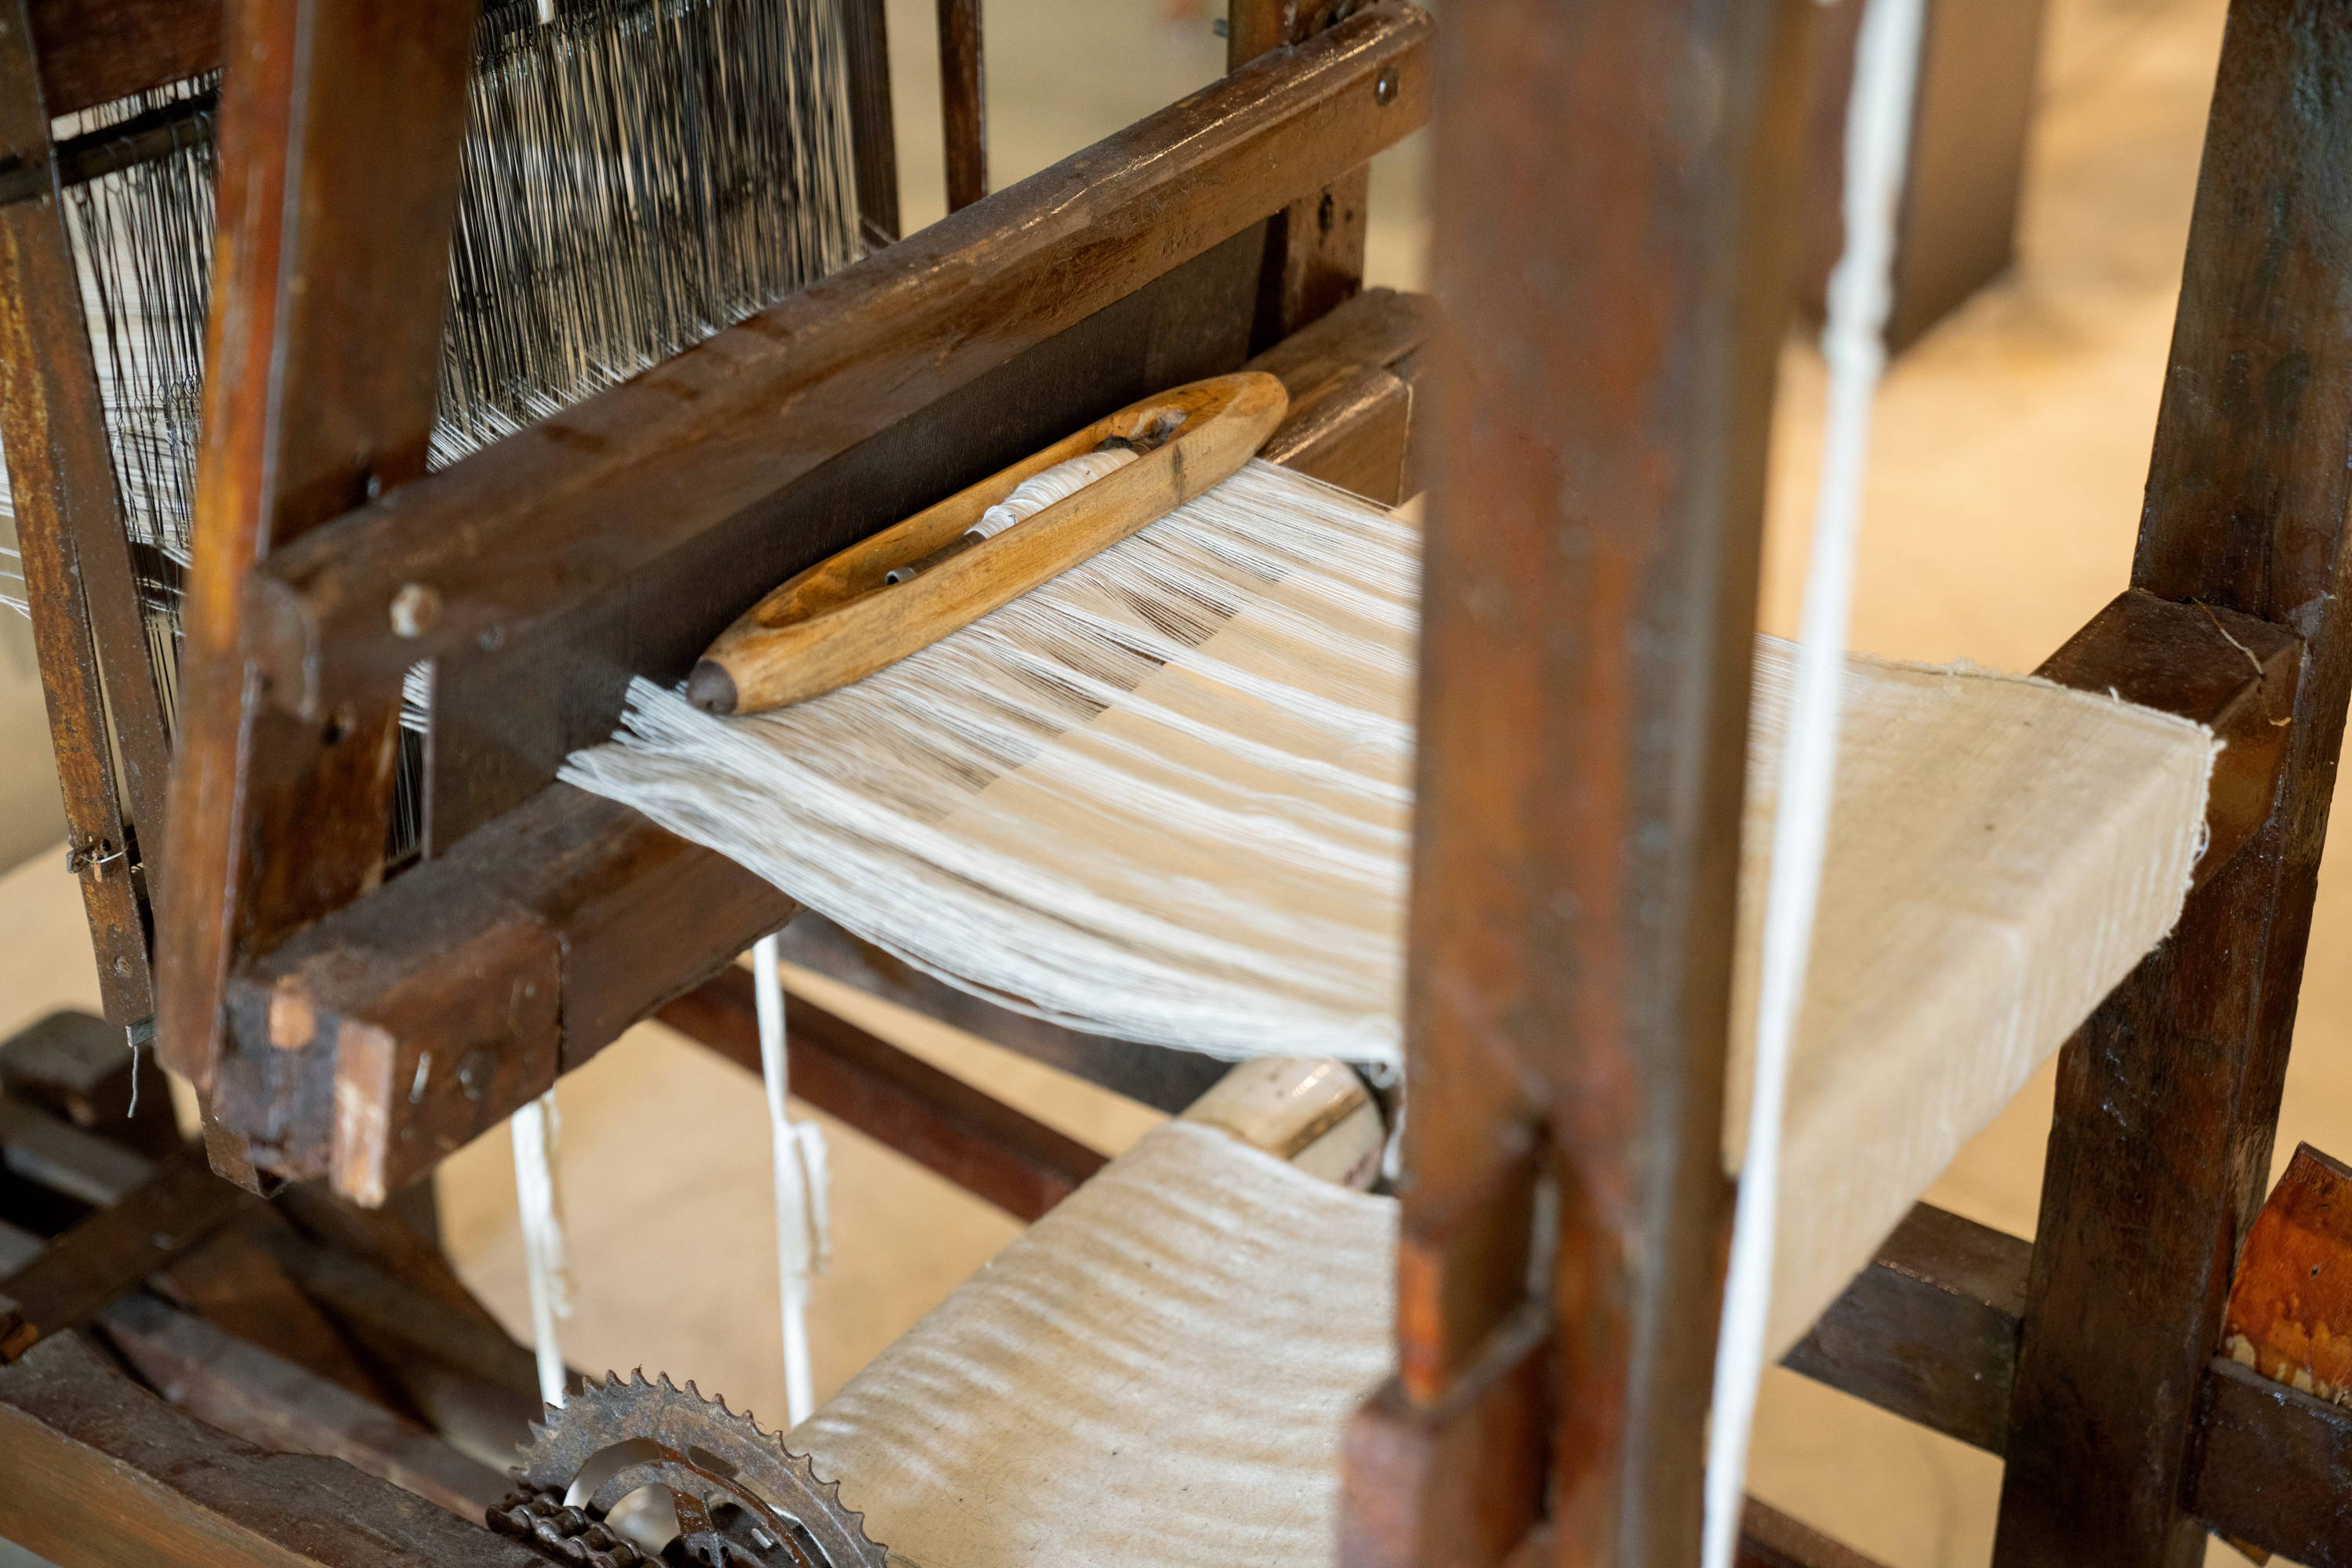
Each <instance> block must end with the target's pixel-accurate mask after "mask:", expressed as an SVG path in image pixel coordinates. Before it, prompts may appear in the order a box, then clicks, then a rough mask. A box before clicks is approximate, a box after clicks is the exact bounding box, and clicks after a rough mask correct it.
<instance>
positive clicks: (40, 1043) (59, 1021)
mask: <svg viewBox="0 0 2352 1568" xmlns="http://www.w3.org/2000/svg"><path fill="white" fill-rule="evenodd" d="M151 1074H152V1068H150V1067H149V1065H148V1064H146V1063H142V1062H141V1061H140V1060H138V1058H134V1057H133V1056H132V1055H131V1052H130V1051H129V1050H128V1049H127V1048H125V1041H124V1037H123V1033H122V1031H121V1030H120V1029H117V1028H113V1027H111V1026H109V1025H108V1024H106V1023H105V1022H104V1021H103V1020H101V1019H98V1018H94V1017H92V1016H89V1014H87V1013H52V1014H50V1015H49V1016H47V1017H45V1018H42V1019H40V1020H38V1021H37V1022H35V1023H33V1024H30V1025H27V1026H26V1027H24V1028H22V1029H19V1030H18V1031H17V1032H16V1034H14V1035H12V1036H10V1037H8V1039H7V1040H5V1042H0V1089H5V1091H6V1093H7V1097H8V1098H9V1099H10V1100H16V1101H17V1102H18V1103H19V1104H23V1105H28V1106H32V1107H34V1108H35V1109H37V1110H46V1111H47V1112H48V1113H49V1114H50V1115H52V1116H54V1117H56V1118H58V1120H59V1121H68V1122H71V1123H72V1124H73V1125H74V1126H76V1127H78V1128H80V1129H81V1130H82V1131H86V1132H87V1131H95V1130H97V1129H99V1128H101V1127H102V1128H104V1129H105V1131H106V1134H107V1136H108V1137H110V1138H111V1139H112V1140H113V1141H114V1142H118V1143H121V1144H123V1145H125V1146H126V1147H128V1148H130V1149H131V1150H132V1151H134V1152H138V1153H140V1154H143V1155H145V1156H146V1157H147V1158H149V1159H151V1160H153V1159H160V1158H162V1157H163V1156H164V1155H166V1154H169V1153H171V1152H173V1150H175V1149H177V1148H178V1147H179V1146H180V1129H179V1124H178V1122H177V1121H174V1120H173V1115H172V1102H171V1100H170V1097H169V1096H167V1095H163V1094H156V1093H152V1092H151V1093H148V1094H146V1095H143V1096H142V1095H141V1094H139V1093H138V1089H139V1085H140V1081H141V1080H142V1079H144V1080H145V1082H146V1085H147V1087H148V1088H149V1089H152V1088H153V1086H154V1084H155V1082H156V1080H155V1079H154V1078H153V1077H152V1076H151ZM134 1101H135V1102H136V1104H137V1107H138V1110H137V1113H136V1114H133V1113H132V1110H131V1107H132V1105H133V1103H134Z"/></svg>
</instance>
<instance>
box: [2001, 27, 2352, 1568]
mask: <svg viewBox="0 0 2352 1568" xmlns="http://www.w3.org/2000/svg"><path fill="white" fill-rule="evenodd" d="M2347 76H2352V12H2347V11H2346V10H2344V9H2343V8H2341V7H2338V6H2335V5H2319V4H2314V3H2311V0H2237V3H2236V4H2234V5H2232V6H2231V13H2230V22H2229V29H2228V32H2227V34H2226V37H2225V41H2224V44H2223V48H2222V54H2221V73H2220V79H2219V83H2218V86H2217V88H2216V90H2215V94H2214V100H2213V113H2212V119H2211V121H2210V127H2209V129H2208V132H2207V138H2206V148H2205V157H2204V163H2203V169H2202V173H2201V174H2200V180H2199V187H2198V195H2197V205H2196V210H2195V216H2194V217H2193V219H2192V222H2191V226H2190V230H2189V255H2188V261H2187V266H2186V268H2185V271H2184V275H2183V281H2182V288H2181V298H2180V310H2179V317H2178V320H2177V322H2176V325H2175V328H2174V333H2173V342H2172V349H2171V354H2170V359H2169V367H2170V368H2169V371H2168V374H2167V377H2166V382H2165V391H2164V397H2163V401H2162V404H2161V405H2160V409H2159V413H2158V423H2157V433H2156V447H2155V454H2154V458H2153V460H2152V462H2151V465H2150V468H2149V475H2148V486H2147V510H2146V512H2145V513H2144V515H2143V519H2142V523H2141V529H2140V539H2139V548H2138V552H2137V559H2136V560H2135V562H2134V565H2133V574H2132V580H2133V584H2134V586H2136V587H2138V588H2141V589H2144V590H2146V591H2147V593H2149V594H2151V595H2154V596H2155V597H2157V598H2158V599H2166V600H2171V601H2174V602H2176V603H2185V602H2188V601H2190V600H2196V601H2199V602H2201V603H2203V604H2206V605H2212V606H2214V607H2215V608H2216V609H2218V610H2235V611H2238V612H2240V613H2242V614H2244V615H2247V616H2252V617H2255V618H2257V619H2259V620H2263V621H2268V622H2271V623H2273V624H2274V625H2276V626H2282V627H2284V628H2285V629H2286V630H2287V631H2289V632H2292V633H2294V635H2295V636H2297V637H2301V638H2302V639H2303V641H2304V645H2305V647H2304V657H2303V661H2302V665H2301V668H2300V673H2299V675H2298V677H2297V679H2296V681H2295V685H2294V695H2293V701H2292V718H2293V725H2292V728H2291V738H2290V740H2289V742H2288V745H2289V750H2288V752H2287V756H2286V759H2285V762H2284V767H2283V770H2282V774H2281V778H2280V783H2279V787H2278V791H2277V794H2276V795H2275V797H2274V799H2273V804H2272V808H2271V810H2270V812H2269V813H2268V816H2267V818H2266V820H2265V822H2264V824H2263V826H2262V827H2261V829H2260V830H2259V831H2258V832H2257V833H2256V834H2255V835H2254V836H2253V837H2252V839H2251V840H2250V841H2249V842H2248V843H2247V844H2246V846H2245V847H2243V848H2242V849H2241V850H2240V851H2239V852H2238V853H2237V854H2236V855H2235V856H2233V857H2232V858H2231V860H2230V862H2229V864H2228V865H2226V866H2225V867H2223V868H2221V870H2220V871H2219V872H2218V874H2216V875H2215V876H2214V877H2213V879H2211V880H2210V881H2209V882H2207V883H2206V884H2205V885H2204V886H2203V887H2201V888H2200V889H2198V890H2197V891H2196V892H2195V893H2194V894H2192V895H2191V896H2190V898H2189V903H2188V906H2187V908H2186V909H2185V910H2184V911H2183V913H2182V916H2181V920H2180V923H2179V926H2178V927H2177V928H2176V929H2175V931H2173V933H2172V935H2171V936H2170V937H2169V938H2168V939H2167V940H2166V941H2165V942H2164V943H2163V944H2162V945H2161V946H2159V947H2158V949H2157V950H2156V952H2153V953H2151V954H2150V955H2149V956H2148V958H2147V960H2146V961H2145V962H2143V963H2141V965H2140V966H2139V968H2138V969H2137V971H2136V972H2135V973H2133V975H2132V976H2131V978H2130V979H2128V980H2127V981H2126V982H2125V984H2123V985H2122V986H2120V987H2118V988H2117V990H2116V993H2115V994H2113V995H2112V996H2110V997H2109V998H2108V1000H2107V1001H2106V1002H2105V1004H2104V1005H2101V1007H2100V1008H2099V1009H2098V1011H2097V1012H2096V1013H2095V1014H2094V1015H2093V1016H2092V1018H2091V1020H2090V1021H2089V1022H2088V1023H2087V1024H2086V1025H2085V1026H2084V1028H2083V1029H2082V1031H2081V1032H2080V1033H2079V1034H2078V1035H2077V1036H2076V1037H2075V1038H2074V1040H2072V1041H2070V1042H2069V1043H2068V1044H2067V1046H2066V1047H2065V1048H2064V1049H2063V1051H2062V1053H2061V1054H2060V1057H2059V1066H2058V1092H2057V1108H2056V1116H2055V1120H2054V1121H2053V1127H2052V1130H2051V1137H2050V1151H2049V1158H2048V1162H2047V1165H2046V1167H2045V1176H2044V1181H2043V1188H2042V1215H2041V1221H2040V1224H2039V1226H2038V1228H2037V1232H2036V1234H2037V1237H2038V1240H2037V1245H2036V1246H2035V1248H2034V1254H2033V1272H2032V1286H2031V1290H2030V1294H2029V1296H2028V1314H2027V1320H2026V1326H2025V1333H2024V1339H2023V1342H2022V1346H2021V1352H2020V1356H2019V1362H2018V1371H2017V1384H2016V1392H2015V1394H2014V1397H2013V1401H2012V1408H2011V1424H2010V1440H2009V1464H2008V1469H2007V1472H2006V1477H2005V1479H2004V1482H2003V1486H2002V1492H2001V1508H2000V1531H1999V1537H1998V1543H1997V1546H1996V1552H1995V1561H1996V1562H1997V1563H1999V1564H2000V1568H2040V1565H2042V1564H2049V1565H2053V1568H2054V1565H2056V1564H2061V1563H2063V1564H2066V1565H2068V1568H2102V1565H2107V1564H2113V1565H2116V1568H2122V1565H2125V1564H2129V1565H2132V1568H2158V1565H2179V1568H2186V1565H2188V1564H2192V1563H2197V1562H2199V1561H2200V1560H2201V1555H2202V1552H2203V1550H2204V1535H2203V1531H2202V1530H2201V1529H2200V1527H2199V1526H2198V1525H2197V1524H2196V1522H2195V1521H2193V1520H2192V1519H2191V1518H2190V1517H2189V1515H2188V1513H2187V1512H2186V1511H2185V1510H2184V1507H2183V1500H2184V1499H2185V1498H2186V1496H2187V1495H2188V1489H2189V1480H2190V1479H2191V1476H2192V1474H2193V1472H2192V1468H2191V1460H2192V1456H2193V1452H2194V1441H2193V1434H2194V1430H2195V1415H2196V1402H2197V1399H2198V1390H2199V1385H2200V1382H2201V1381H2202V1377H2203V1373H2204V1369H2205V1367H2206V1364H2207V1360H2208V1358H2209V1357H2210V1355H2211V1354H2212V1353H2213V1352H2215V1351H2216V1350H2217V1349H2218V1347H2219V1344H2220V1338H2221V1314H2222V1307H2223V1300H2224V1297H2225V1294H2226V1292H2227V1290H2228V1288H2229V1274H2230V1260H2231V1258H2232V1257H2233V1256H2234V1255H2235V1253H2236V1251H2237V1247H2238V1242H2239V1239H2240V1237H2242V1236H2243V1234H2244V1232H2245V1227H2246V1226H2248V1225H2249V1224H2250V1223H2251V1222H2252V1218H2253V1215H2254V1212H2255V1209H2256V1207H2257V1206H2258V1205H2259V1204H2260V1202H2261V1197H2262V1189H2263V1182H2264V1178H2265V1176H2266V1174H2267V1172H2268V1168H2269V1163H2270V1152H2271V1141H2272V1136H2273V1128H2274V1127H2275V1125H2276V1121H2277V1116H2278V1107H2279V1097H2280V1092H2281V1089H2282V1086H2283V1083H2284V1076H2285V1070H2286V1061H2287V1048H2288V1044H2289V1041H2290V1039H2291V1037H2292V1035H2293V1028H2294V1008H2295V994H2296V992H2297V990H2298V988H2299V984H2300V981H2301V978H2302V972H2303V964H2304V957H2305V947H2306V944H2307V941H2308V937H2309V930H2310V921H2311V910H2312V900H2313V895H2314V891H2315V885H2316V879H2317V872H2318V866H2319V858H2320V849H2321V845H2322V843H2323V841H2324V839H2325V837H2326V826H2327V811H2328V804H2329V797H2330V795H2331V794H2332V785H2333V783H2334V779H2335V772H2336V761H2337V753H2338V749H2339V746H2340V743H2341V740H2342V734H2343V725H2344V717H2345V704H2346V697H2347V690H2352V617H2347V615H2346V614H2345V613H2344V593H2343V585H2342V584H2341V581H2340V578H2339V574H2338V566H2339V563H2340V562H2341V559H2342V554H2343V542H2344V525H2345V518H2346V510H2347V501H2352V473H2347V468H2346V465H2345V462H2344V453H2345V452H2346V450H2347V448H2352V294H2347V291H2346V290H2345V289H2344V288H2343V286H2342V285H2343V279H2344V278H2345V277H2347V276H2352V200H2347V195H2346V192H2345V189H2344V185H2343V181H2342V148H2343V147H2344V146H2345V144H2346V142H2347V139H2352V96H2347V94H2345V93H2344V92H2343V91H2341V90H2340V88H2341V84H2342V83H2343V81H2344V80H2345V79H2347Z"/></svg>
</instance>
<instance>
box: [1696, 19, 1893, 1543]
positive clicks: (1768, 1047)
mask: <svg viewBox="0 0 2352 1568" xmlns="http://www.w3.org/2000/svg"><path fill="white" fill-rule="evenodd" d="M1867 4H1868V5H1869V9H1868V10H1867V11H1866V12H1865V13H1864V16H1863V22H1862V35H1861V39H1860V41H1859V43H1858V45H1857V46H1856V49H1855V57H1854V73H1853V96H1852V98H1851V100H1849V104H1848V108H1847V111H1846V132H1845V226H1846V241H1845V254H1844V256H1843V258H1842V259H1841V260H1840V261H1839V262H1838V266H1837V270H1836V272H1835V273H1834V274H1833V275H1832V277H1831V279H1830V298H1829V321H1828V324H1827V325H1826V326H1825V327H1824V328H1823V330H1822V357H1823V358H1824V359H1826V360H1827V361H1828V363H1829V407H1828V414H1827V418H1826V420H1825V422H1824V426H1823V429H1822V474H1821V492H1820V495H1819V497H1818V498H1817V500H1816V501H1815V503H1814V509H1813V540H1812V555H1811V561H1810V563H1809V564H1808V566H1807V569H1806V574H1805V606H1804V624H1803V626H1802V632H1801V647H1799V649H1798V653H1797V670H1796V680H1795V690H1794V700H1793V701H1792V702H1791V704H1790V715H1789V732H1788V742H1787V747H1786V749H1785V751H1784V752H1782V754H1781V759H1780V801H1779V805H1778V809H1777V810H1776V811H1775V812H1774V814H1773V817H1772V868H1771V875H1770V878H1769V881H1768V883H1767V884H1766V891H1765V901H1764V931H1763V939H1762V945H1763V951H1762V953H1761V956H1760V960H1759V973H1758V997H1757V1010H1756V1071H1755V1083H1754V1088H1753V1089H1752V1090H1751V1098H1750V1100H1749V1104H1748V1146H1747V1153H1746V1157H1745V1158H1744V1159H1743V1160H1742V1161H1741V1162H1740V1166H1739V1200H1738V1209H1737V1211H1736V1215H1735V1218H1734V1224H1733V1227H1732V1237H1731V1260H1730V1270H1729V1276H1728V1279H1727V1282H1726V1286H1725V1290H1724V1303H1723V1331H1722V1334H1721V1336H1720V1338H1719V1339H1718V1340H1717V1345H1716V1363H1715V1402H1714V1414H1713V1416H1712V1418H1711V1425H1710V1426H1709V1429H1708V1433H1707V1467H1706V1552H1705V1556H1704V1563H1705V1568H1731V1563H1732V1558H1733V1553H1734V1552H1735V1550H1736V1549H1737V1548H1738V1543H1739V1515H1740V1504H1741V1499H1742V1495H1743V1493H1744V1490H1745V1489H1746V1486H1747V1472H1748V1432H1749V1427H1750V1426H1751V1425H1752V1423H1753V1421H1754V1419H1755V1415H1756V1397H1757V1394H1758V1391H1759V1386H1760V1384H1761V1383H1762V1381H1763V1376H1764V1365H1763V1356H1764V1333H1765V1322H1766V1318H1767V1315H1768V1313H1769V1309H1770V1307H1771V1302H1772V1255H1773V1248H1774V1246H1775V1241H1776V1238H1775V1235H1774V1232H1775V1230H1776V1229H1777V1226H1778V1223H1779V1217H1780V1135H1781V1121H1782V1108H1783V1104H1784V1102H1785V1100H1786V1098H1787V1091H1788V1081H1789V1061H1790V1054H1791V1050H1792V1047H1793V1046H1794V1044H1795V1039H1796V1032H1797V1022H1798V1016H1799V1013H1800V1011H1801V1007H1802V1005H1803V1003H1804V992H1805V972H1806V969H1807V967H1808V965H1809V963H1811V956H1812V940H1813V912H1814V906H1815V904H1816V902H1817V901H1818V899H1819V895H1820V892H1821V883H1822V860H1823V858H1824V857H1825V855H1826V853H1827V849H1828V845H1829V828H1830V814H1831V808H1832V804H1833V796H1834V795H1835V792H1836V782H1837V743H1838V721H1839V710H1840V705H1841V699H1842V696H1843V683H1844V679H1845V645H1846V631H1847V624H1848V621H1849V619H1850V618H1851V612H1852V609H1853V572H1854V555H1855V550H1856V545H1857V542H1858V541H1859V537H1860V530H1861V522H1862V496H1863V483H1864V476H1865V473H1866V470H1867V468H1868V464H1869V458H1870V419H1871V405H1872V401H1873V399H1874V397H1875V396H1876V395H1877V391H1878V382H1879V377H1880V375H1881V374H1883V373H1884V371H1885V364H1886V337H1885V329H1886V316H1887V311H1888V310H1889V308H1890V306H1891V303H1892V300H1893V293H1894V288H1893V276H1894V264H1895V222H1896V218H1897V216H1898V214H1899V210H1900V206H1901V202H1902V196H1903V173H1904V165H1905V163H1906V162H1908V159H1909V152H1910V143H1911V119H1912V106H1913V99H1914V95H1915V93H1916V89H1917V84H1918V75H1919V42H1920V33H1921V22H1922V12H1923V10H1924V8H1925V7H1924V0H1867Z"/></svg>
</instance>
